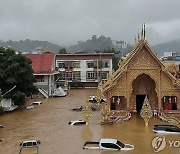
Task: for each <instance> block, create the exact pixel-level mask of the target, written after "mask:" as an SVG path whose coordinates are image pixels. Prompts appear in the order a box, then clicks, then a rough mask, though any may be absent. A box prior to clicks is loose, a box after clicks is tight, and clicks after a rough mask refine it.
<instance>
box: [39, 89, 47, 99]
mask: <svg viewBox="0 0 180 154" xmlns="http://www.w3.org/2000/svg"><path fill="white" fill-rule="evenodd" d="M38 90H39V92H40V93H41V94H42V95H43V96H44V97H46V98H49V96H48V93H47V91H46V90H44V89H43V88H39V89H38Z"/></svg>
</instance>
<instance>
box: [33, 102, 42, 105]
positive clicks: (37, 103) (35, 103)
mask: <svg viewBox="0 0 180 154" xmlns="http://www.w3.org/2000/svg"><path fill="white" fill-rule="evenodd" d="M32 104H34V105H40V104H42V102H33V103H32Z"/></svg>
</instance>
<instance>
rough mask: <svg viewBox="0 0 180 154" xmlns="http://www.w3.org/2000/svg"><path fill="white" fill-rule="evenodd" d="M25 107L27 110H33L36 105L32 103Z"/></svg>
mask: <svg viewBox="0 0 180 154" xmlns="http://www.w3.org/2000/svg"><path fill="white" fill-rule="evenodd" d="M25 108H26V110H32V109H34V106H32V105H30V106H26V107H25Z"/></svg>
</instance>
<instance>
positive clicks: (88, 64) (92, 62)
mask: <svg viewBox="0 0 180 154" xmlns="http://www.w3.org/2000/svg"><path fill="white" fill-rule="evenodd" d="M95 66H96V65H95V62H94V61H91V62H90V61H89V62H87V68H94V67H95Z"/></svg>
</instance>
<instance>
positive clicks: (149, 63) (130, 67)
mask: <svg viewBox="0 0 180 154" xmlns="http://www.w3.org/2000/svg"><path fill="white" fill-rule="evenodd" d="M99 89H100V90H101V92H102V93H103V94H104V96H105V97H106V98H107V102H108V105H109V107H110V109H111V110H131V111H134V112H140V110H141V108H142V105H143V102H144V98H145V96H146V95H147V97H148V99H149V102H150V105H151V108H152V109H153V110H161V111H162V110H166V111H179V109H180V79H179V77H175V76H173V75H172V74H171V73H170V72H169V71H168V69H167V68H166V65H165V63H164V62H163V61H161V60H160V58H159V57H158V56H157V54H156V53H155V52H154V51H153V50H152V49H151V47H150V46H149V44H148V42H147V41H146V40H145V36H142V38H141V39H139V40H138V42H137V43H136V44H135V46H134V48H133V50H132V51H131V52H130V54H129V55H128V56H127V57H126V59H125V60H124V61H123V62H121V63H120V64H119V69H118V70H117V71H116V72H115V73H113V75H112V76H110V77H109V78H108V79H107V82H106V83H104V84H100V86H99Z"/></svg>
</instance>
